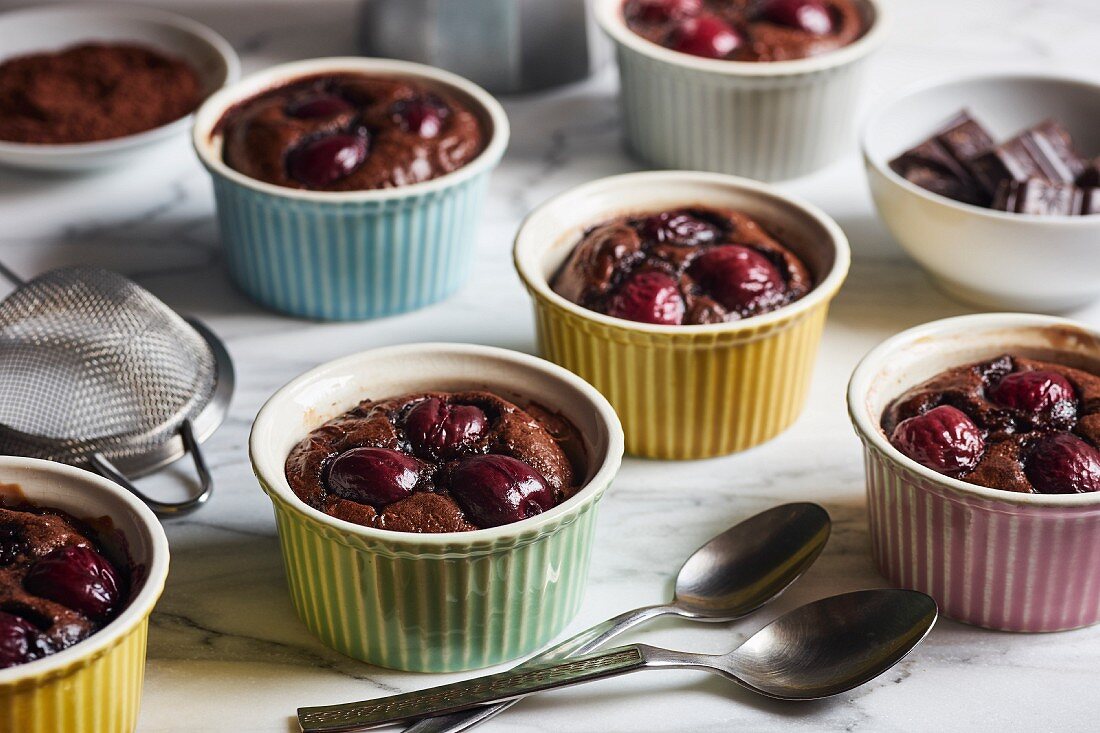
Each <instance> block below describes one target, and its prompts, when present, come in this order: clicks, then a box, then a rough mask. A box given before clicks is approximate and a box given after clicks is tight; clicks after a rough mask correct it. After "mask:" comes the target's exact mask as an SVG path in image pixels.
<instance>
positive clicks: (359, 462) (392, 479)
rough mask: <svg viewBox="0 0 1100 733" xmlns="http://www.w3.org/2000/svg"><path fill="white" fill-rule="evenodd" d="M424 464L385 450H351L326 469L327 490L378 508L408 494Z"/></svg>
mask: <svg viewBox="0 0 1100 733" xmlns="http://www.w3.org/2000/svg"><path fill="white" fill-rule="evenodd" d="M423 471H424V464H423V463H421V462H420V461H418V460H416V459H415V458H413V457H412V456H409V455H405V454H404V453H401V452H400V451H395V450H390V449H388V448H352V449H351V450H349V451H346V452H344V453H341V454H340V455H339V456H337V457H336V460H334V461H333V462H332V464H331V465H329V468H328V490H329V491H331V492H332V493H334V494H336V495H337V496H341V497H343V498H345V499H348V500H349V501H355V502H358V503H360V504H370V505H371V506H373V507H375V508H376V509H377V508H381V507H384V506H386V505H387V504H392V503H394V502H395V501H400V500H401V499H404V498H406V497H408V496H409V495H411V494H412V492H413V489H415V488H416V485H417V484H418V483H420V477H421V474H422V473H423Z"/></svg>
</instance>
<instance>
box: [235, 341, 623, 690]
mask: <svg viewBox="0 0 1100 733" xmlns="http://www.w3.org/2000/svg"><path fill="white" fill-rule="evenodd" d="M465 389H483V390H488V391H491V392H494V393H496V394H499V395H501V396H502V397H504V398H506V399H511V400H513V401H518V402H519V403H521V404H522V403H523V402H536V403H539V404H541V405H544V406H548V407H552V408H553V409H554V410H556V411H558V412H559V413H560V414H561V415H562V416H563V417H565V418H566V419H568V420H569V421H570V422H572V423H573V424H574V425H575V426H576V427H577V428H578V430H579V432H580V433H581V435H582V437H583V439H584V443H585V451H586V458H587V476H588V481H587V483H586V484H585V485H584V487H583V488H582V489H581V491H580V492H578V493H577V495H576V496H574V497H573V498H571V499H570V500H568V501H566V502H564V503H562V504H561V505H559V506H557V507H554V508H553V509H551V510H550V511H548V512H544V513H543V514H540V515H538V516H536V517H532V518H530V519H525V520H523V521H521V522H516V523H514V524H509V525H504V526H501V527H495V528H492V529H483V530H478V531H476V532H454V533H447V534H434V535H433V534H415V533H407V532H392V531H388V530H379V529H373V528H370V527H363V526H360V525H357V524H352V523H350V522H345V521H342V520H339V519H336V518H334V517H330V516H328V515H327V514H324V513H323V512H320V511H317V510H316V509H313V508H312V507H310V506H308V505H306V504H305V503H304V502H302V501H301V500H300V499H299V498H298V497H297V496H296V495H295V494H294V493H293V491H292V490H291V489H290V486H289V484H288V483H287V481H286V476H285V473H284V463H285V461H286V456H287V454H288V453H289V452H290V449H291V448H292V447H293V446H294V445H295V444H296V443H297V442H298V441H299V440H301V439H302V438H303V437H304V436H305V435H306V434H308V433H309V432H310V431H311V430H313V429H314V428H316V427H317V426H318V425H320V424H321V423H323V422H324V421H326V420H328V419H329V418H331V417H335V416H336V415H338V414H340V413H342V412H344V411H346V410H347V409H349V408H351V407H352V406H354V405H355V404H357V403H358V402H359V401H360V400H362V399H365V398H368V397H369V398H383V397H387V396H391V395H396V394H401V393H407V392H415V391H421V390H465ZM249 452H250V455H251V458H252V465H253V468H254V470H255V471H256V476H257V477H258V478H259V481H260V485H261V487H262V488H263V489H264V491H265V492H266V493H267V494H268V496H269V497H270V498H271V501H272V504H273V505H274V508H275V520H276V524H277V526H278V531H279V541H280V544H281V546H282V553H283V560H284V563H285V566H286V574H287V584H288V586H289V588H290V595H291V599H292V601H293V603H294V607H295V609H296V610H297V612H298V615H299V617H301V619H302V621H303V622H304V623H305V625H306V627H307V628H308V629H309V630H310V631H311V632H312V633H313V634H315V635H316V636H317V637H318V638H319V639H320V640H321V641H322V642H324V643H325V644H326V645H328V646H330V647H332V648H333V649H336V650H337V651H339V652H341V653H343V654H347V655H348V656H350V657H354V658H356V659H359V660H362V661H364V662H368V663H371V664H377V665H381V666H383V667H390V668H394V669H403V670H409V671H417V672H454V671H459V670H465V669H475V668H479V667H486V666H489V665H492V664H498V663H501V662H505V661H508V660H511V659H515V658H517V657H521V656H523V655H525V654H528V653H530V652H532V651H534V650H536V649H538V648H539V647H540V646H543V645H544V644H546V643H547V642H548V641H550V640H551V639H552V638H553V637H554V636H555V635H557V634H558V633H559V632H560V631H562V629H564V628H565V626H566V625H567V624H568V623H569V621H570V620H571V619H572V618H573V616H574V615H575V614H576V612H577V610H578V608H579V607H580V603H581V600H582V598H583V595H584V589H585V585H586V583H587V579H588V566H589V559H590V548H591V544H592V536H593V532H594V529H595V524H596V516H597V509H598V503H599V500H600V497H601V496H602V495H603V492H604V491H606V490H607V488H608V487H609V486H610V484H611V481H612V479H613V478H614V476H615V474H616V472H617V471H618V468H619V463H620V461H621V460H622V454H623V434H622V427H621V426H620V424H619V420H618V418H617V417H616V415H615V412H614V410H613V409H612V408H611V405H610V404H608V402H607V400H605V399H604V398H603V397H602V396H601V395H600V394H599V392H597V391H596V390H595V389H594V388H593V387H592V386H590V385H589V384H588V383H586V382H584V381H583V380H581V379H580V378H578V377H576V376H575V375H573V374H571V373H570V372H568V371H566V370H565V369H562V368H561V367H558V366H555V365H553V364H550V363H549V362H546V361H543V360H542V359H538V358H536V357H533V356H528V355H526V354H520V353H516V352H512V351H507V350H505V349H496V348H491V347H486V346H469V345H460V344H414V345H409V346H398V347H390V348H385V349H376V350H373V351H367V352H363V353H361V354H356V355H353V356H349V357H345V358H343V359H339V360H337V361H334V362H329V363H328V364H324V365H321V366H319V367H317V368H316V369H313V370H312V371H310V372H307V373H306V374H304V375H302V376H300V377H298V378H297V379H295V380H294V381H293V382H291V383H290V384H288V385H287V386H285V387H283V388H282V389H281V390H279V391H278V392H277V393H276V394H275V395H274V396H273V397H272V398H271V399H270V400H269V401H268V402H267V404H265V405H264V407H263V408H262V409H261V410H260V413H259V415H257V417H256V422H255V423H254V425H253V428H252V436H251V438H250V441H249Z"/></svg>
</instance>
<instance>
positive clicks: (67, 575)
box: [23, 546, 121, 621]
mask: <svg viewBox="0 0 1100 733" xmlns="http://www.w3.org/2000/svg"><path fill="white" fill-rule="evenodd" d="M23 587H24V588H25V589H26V590H27V592H28V593H31V594H33V595H36V596H39V597H40V598H48V599H50V600H51V601H56V602H57V603H60V604H61V605H63V606H67V607H69V608H71V609H73V610H74V611H77V612H79V613H82V614H84V615H85V616H87V617H88V618H90V619H93V620H96V621H105V620H107V619H108V618H110V616H111V614H112V613H113V612H114V611H116V610H117V609H118V606H119V601H120V595H121V587H120V584H119V578H118V574H117V572H116V571H115V569H114V566H112V565H111V563H110V562H109V561H108V560H107V558H105V557H103V555H100V554H99V553H98V552H96V551H95V550H93V549H91V548H90V547H76V546H68V547H60V548H58V549H56V550H54V551H53V552H51V553H50V554H48V555H46V556H45V557H42V558H40V559H39V560H38V561H37V562H36V563H35V564H34V565H32V566H31V569H30V571H28V572H27V575H26V577H24V578H23Z"/></svg>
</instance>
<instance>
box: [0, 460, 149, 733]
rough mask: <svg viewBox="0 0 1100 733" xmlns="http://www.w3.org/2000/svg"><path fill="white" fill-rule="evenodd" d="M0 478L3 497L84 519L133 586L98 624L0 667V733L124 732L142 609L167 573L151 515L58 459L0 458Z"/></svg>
mask: <svg viewBox="0 0 1100 733" xmlns="http://www.w3.org/2000/svg"><path fill="white" fill-rule="evenodd" d="M0 484H3V492H2V493H3V494H4V495H5V496H10V495H11V494H15V496H16V497H17V498H25V499H26V500H27V501H29V502H30V503H32V504H35V505H37V506H41V507H48V508H53V509H60V510H62V511H65V512H67V513H69V514H71V515H73V516H75V517H78V518H82V519H87V520H88V521H89V522H91V523H92V525H93V527H94V528H96V529H97V530H99V531H100V532H103V533H104V535H105V536H104V537H103V539H104V540H105V544H107V545H109V547H108V549H115V550H116V551H118V552H122V551H123V550H124V551H125V552H126V554H127V555H128V557H127V558H126V559H127V561H128V563H129V565H130V567H131V570H132V573H131V583H132V586H133V590H132V592H131V598H130V603H129V605H128V606H127V607H126V609H125V610H124V611H123V612H122V613H121V614H120V615H119V617H118V618H116V619H115V620H114V621H112V622H111V623H109V624H108V625H107V626H106V627H104V628H103V629H102V630H101V631H99V632H98V633H96V634H93V635H92V636H91V637H89V638H88V639H86V640H84V641H82V642H80V643H78V644H75V645H74V646H71V647H69V648H68V649H66V650H64V651H62V652H59V653H57V654H53V655H51V656H48V657H45V658H43V659H39V660H38V661H35V662H30V663H29V664H21V665H18V666H15V667H9V668H7V669H0V733H130V732H131V731H133V730H134V728H135V727H136V726H137V717H138V708H139V705H140V701H141V686H142V681H143V678H144V672H145V642H146V634H147V631H148V628H149V615H150V614H151V613H152V611H153V606H154V605H155V604H156V602H157V599H158V598H159V597H160V594H161V591H162V590H163V589H164V581H165V578H166V577H167V575H168V539H167V538H166V537H165V536H164V530H163V529H162V528H161V526H160V522H158V521H157V518H156V517H155V516H153V513H152V512H151V511H149V509H148V508H147V507H146V506H145V505H144V504H142V503H141V502H140V501H138V500H137V499H136V498H135V497H134V496H132V495H131V494H130V493H129V492H127V491H126V490H125V489H123V488H121V487H120V486H118V485H116V484H114V483H112V482H111V481H108V480H107V479H104V478H100V477H99V476H96V475H95V474H92V473H89V472H87V471H84V470H81V469H79V468H73V467H71V466H64V465H61V464H59V463H52V462H50V461H40V460H37V459H33V458H11V457H3V458H0ZM104 518H105V519H104ZM106 535H117V537H116V536H106ZM118 559H122V558H118Z"/></svg>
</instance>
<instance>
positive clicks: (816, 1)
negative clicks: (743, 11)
mask: <svg viewBox="0 0 1100 733" xmlns="http://www.w3.org/2000/svg"><path fill="white" fill-rule="evenodd" d="M761 13H762V14H763V16H764V17H765V18H766V19H768V20H770V21H771V22H773V23H776V24H778V25H785V26H788V27H790V28H795V29H797V30H800V31H805V32H806V33H812V34H813V35H815V36H827V35H829V34H830V33H832V32H833V28H834V24H833V16H832V15H831V14H830V13H829V9H828V8H827V7H826V6H825V3H823V2H821V0H768V2H767V3H765V5H764V7H763V9H762V11H761Z"/></svg>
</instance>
